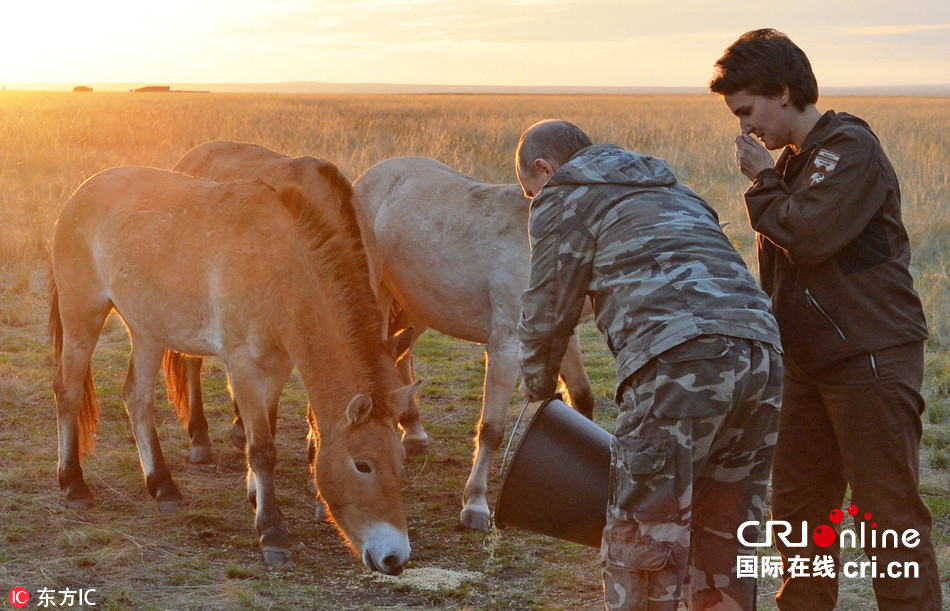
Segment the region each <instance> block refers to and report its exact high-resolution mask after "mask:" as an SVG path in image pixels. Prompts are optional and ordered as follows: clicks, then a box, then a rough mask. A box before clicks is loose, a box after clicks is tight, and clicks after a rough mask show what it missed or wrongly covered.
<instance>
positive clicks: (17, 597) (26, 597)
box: [10, 588, 30, 608]
mask: <svg viewBox="0 0 950 611" xmlns="http://www.w3.org/2000/svg"><path fill="white" fill-rule="evenodd" d="M28 602H30V593H29V592H27V591H26V588H13V589H12V590H10V604H11V605H13V606H14V607H16V608H20V607H25V606H26V604H27V603H28Z"/></svg>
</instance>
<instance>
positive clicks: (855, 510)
mask: <svg viewBox="0 0 950 611" xmlns="http://www.w3.org/2000/svg"><path fill="white" fill-rule="evenodd" d="M848 514H850V515H853V516H856V515H858V506H857V505H851V506H850V507H848Z"/></svg>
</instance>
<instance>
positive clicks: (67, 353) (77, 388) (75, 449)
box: [51, 303, 111, 509]
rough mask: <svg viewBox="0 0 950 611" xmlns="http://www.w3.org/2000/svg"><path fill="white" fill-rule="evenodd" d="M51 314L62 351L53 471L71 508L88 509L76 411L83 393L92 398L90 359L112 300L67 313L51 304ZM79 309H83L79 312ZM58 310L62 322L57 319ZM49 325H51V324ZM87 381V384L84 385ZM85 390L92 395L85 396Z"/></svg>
mask: <svg viewBox="0 0 950 611" xmlns="http://www.w3.org/2000/svg"><path fill="white" fill-rule="evenodd" d="M54 307H55V308H56V310H54V312H53V315H54V316H55V317H56V322H54V323H52V324H55V325H62V326H58V327H57V328H58V329H60V330H61V331H59V332H61V333H62V344H61V345H62V352H61V353H60V355H59V358H58V359H57V361H58V362H57V365H56V375H55V377H54V379H53V393H54V394H55V396H56V425H57V435H58V438H59V464H58V466H57V470H56V475H57V480H58V481H59V488H60V490H62V491H63V492H64V493H65V495H66V506H67V507H69V508H70V509H91V508H92V507H94V506H95V504H96V502H95V498H94V496H93V494H92V491H91V490H90V489H89V486H88V484H86V480H85V478H84V477H83V473H82V464H81V458H80V422H79V413H80V410H81V408H82V406H83V401H84V397H85V400H87V401H93V402H94V401H95V396H94V394H93V393H94V392H95V391H94V389H93V387H92V380H91V378H89V379H88V380H87V375H90V374H91V370H90V361H91V360H92V354H93V352H94V351H95V348H96V344H97V343H98V341H99V332H100V331H101V329H102V325H103V323H104V322H105V319H106V316H108V314H109V310H110V308H111V304H109V303H106V304H104V305H103V304H97V305H96V306H91V307H89V308H85V309H84V308H73V309H71V310H70V311H69V312H68V313H67V311H66V310H65V309H63V310H60V309H59V305H58V304H56V305H55V306H54ZM80 310H82V312H81V313H80ZM61 313H62V314H64V315H68V318H67V316H62V319H63V322H62V323H60V322H59V320H60V317H61ZM51 326H52V325H51ZM87 381H88V385H87ZM87 392H88V393H90V394H92V396H87Z"/></svg>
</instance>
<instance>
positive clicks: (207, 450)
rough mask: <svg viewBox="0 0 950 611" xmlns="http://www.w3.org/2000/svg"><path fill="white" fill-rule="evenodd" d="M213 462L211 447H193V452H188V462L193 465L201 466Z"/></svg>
mask: <svg viewBox="0 0 950 611" xmlns="http://www.w3.org/2000/svg"><path fill="white" fill-rule="evenodd" d="M211 461H212V455H211V446H191V451H190V452H188V462H190V463H191V464H193V465H201V464H206V463H209V462H211Z"/></svg>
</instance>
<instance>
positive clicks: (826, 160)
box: [815, 149, 841, 172]
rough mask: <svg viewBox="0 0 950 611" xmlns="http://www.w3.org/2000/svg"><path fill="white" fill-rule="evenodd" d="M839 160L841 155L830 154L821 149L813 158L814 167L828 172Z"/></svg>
mask: <svg viewBox="0 0 950 611" xmlns="http://www.w3.org/2000/svg"><path fill="white" fill-rule="evenodd" d="M839 159H841V155H838V154H837V153H832V152H831V151H829V150H828V149H821V150H820V151H818V155H816V156H815V167H816V168H818V169H819V170H823V171H826V172H830V171H832V170H834V169H835V166H837V165H838V160H839Z"/></svg>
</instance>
